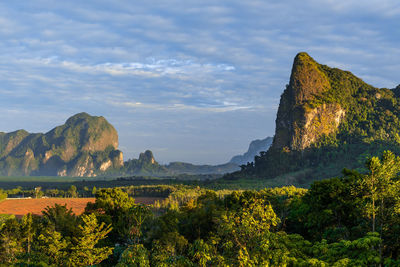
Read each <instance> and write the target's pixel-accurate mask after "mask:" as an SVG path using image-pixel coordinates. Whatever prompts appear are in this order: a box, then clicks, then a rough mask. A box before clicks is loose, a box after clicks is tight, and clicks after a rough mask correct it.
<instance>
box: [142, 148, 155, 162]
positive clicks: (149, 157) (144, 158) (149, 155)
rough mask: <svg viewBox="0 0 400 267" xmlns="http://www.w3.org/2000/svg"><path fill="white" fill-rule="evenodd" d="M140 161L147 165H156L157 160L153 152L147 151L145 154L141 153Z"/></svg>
mask: <svg viewBox="0 0 400 267" xmlns="http://www.w3.org/2000/svg"><path fill="white" fill-rule="evenodd" d="M139 161H140V162H143V163H147V164H155V163H156V160H155V159H154V156H153V152H151V151H150V150H146V151H145V152H144V153H140V155H139Z"/></svg>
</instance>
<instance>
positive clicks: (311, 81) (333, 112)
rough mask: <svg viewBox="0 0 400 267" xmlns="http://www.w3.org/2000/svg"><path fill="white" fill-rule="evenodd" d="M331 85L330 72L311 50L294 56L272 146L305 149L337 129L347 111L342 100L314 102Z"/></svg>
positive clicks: (277, 148) (279, 148)
mask: <svg viewBox="0 0 400 267" xmlns="http://www.w3.org/2000/svg"><path fill="white" fill-rule="evenodd" d="M330 89H331V85H330V82H329V79H328V77H327V76H326V74H325V73H324V72H323V71H322V70H320V68H319V64H318V63H316V62H315V61H314V60H313V59H312V58H311V57H310V56H309V55H308V54H306V53H299V54H298V55H297V56H296V58H295V59H294V63H293V68H292V74H291V77H290V83H289V85H288V86H287V88H286V89H285V91H284V92H283V94H282V96H281V101H280V104H279V109H278V115H277V119H276V130H275V137H274V141H273V144H272V149H275V150H282V149H285V150H302V149H305V148H307V147H309V146H310V145H311V144H312V143H314V142H315V141H317V140H318V139H319V138H320V137H321V136H322V135H329V134H331V133H334V132H335V131H336V130H337V128H338V126H339V124H340V122H341V120H342V119H343V118H344V116H345V114H346V112H345V110H344V109H343V108H342V107H341V106H340V105H339V104H338V103H328V104H327V103H323V104H320V105H317V106H315V104H314V105H312V104H311V101H313V100H314V99H315V98H316V97H318V96H319V95H321V94H322V93H324V92H326V91H328V90H330Z"/></svg>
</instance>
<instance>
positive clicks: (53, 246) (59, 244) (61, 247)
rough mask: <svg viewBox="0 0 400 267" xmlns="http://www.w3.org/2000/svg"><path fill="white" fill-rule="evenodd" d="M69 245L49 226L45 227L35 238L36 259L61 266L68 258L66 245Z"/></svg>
mask: <svg viewBox="0 0 400 267" xmlns="http://www.w3.org/2000/svg"><path fill="white" fill-rule="evenodd" d="M69 245H70V243H69V242H67V241H66V240H65V239H64V238H63V237H62V235H61V233H59V232H57V231H55V230H54V229H52V228H51V227H46V228H44V229H43V230H42V233H40V235H39V236H38V238H37V242H36V244H35V246H34V250H35V254H36V255H35V258H36V259H37V261H39V262H40V261H42V262H43V261H44V262H46V263H47V264H54V265H56V266H63V265H64V264H65V263H66V261H67V258H68V254H67V251H66V250H67V247H68V246H69Z"/></svg>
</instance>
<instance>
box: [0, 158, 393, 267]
mask: <svg viewBox="0 0 400 267" xmlns="http://www.w3.org/2000/svg"><path fill="white" fill-rule="evenodd" d="M365 168H366V170H367V171H366V172H365V173H359V172H356V171H350V170H344V172H343V173H344V175H343V177H341V178H334V179H329V180H324V181H319V182H315V183H313V184H312V186H311V187H310V189H308V190H306V189H299V188H295V187H293V186H291V187H282V188H268V189H264V190H260V191H255V190H247V191H227V190H222V191H213V190H207V189H204V188H200V187H198V188H197V187H188V186H177V187H175V188H174V187H173V186H165V187H160V188H159V190H160V191H159V193H160V194H161V193H162V194H164V193H166V192H167V191H169V196H168V197H167V198H166V199H165V200H164V201H161V202H159V203H158V204H157V205H155V206H153V207H152V206H144V205H140V204H136V203H135V202H134V198H132V197H130V196H129V194H128V193H129V190H128V188H112V189H101V190H97V192H96V201H95V203H89V204H88V206H87V207H86V210H85V213H84V214H83V215H81V216H75V215H74V214H72V212H71V210H68V209H67V208H66V207H65V206H55V207H51V208H47V209H46V211H45V212H44V213H43V216H31V215H27V216H25V217H23V218H22V219H16V218H12V217H9V216H5V217H3V218H2V220H1V223H0V225H1V231H0V262H1V263H3V264H7V265H18V266H88V265H97V266H378V265H381V266H382V265H385V266H399V265H400V240H399V239H400V180H399V177H398V175H397V174H398V173H399V171H400V158H399V157H396V156H395V155H394V154H393V153H391V152H385V153H384V154H383V155H382V157H381V158H377V157H373V158H371V159H369V160H367V162H366V165H365ZM131 189H132V188H131ZM135 190H136V189H135ZM141 190H144V191H145V190H150V189H149V188H145V187H143V188H142V189H141ZM130 194H132V191H131V192H130Z"/></svg>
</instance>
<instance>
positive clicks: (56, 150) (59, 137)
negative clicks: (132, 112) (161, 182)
mask: <svg viewBox="0 0 400 267" xmlns="http://www.w3.org/2000/svg"><path fill="white" fill-rule="evenodd" d="M117 148H118V134H117V131H116V130H115V129H114V127H113V126H112V125H111V124H109V123H108V122H107V121H106V119H105V118H103V117H95V116H90V115H89V114H87V113H79V114H76V115H74V116H72V117H71V118H69V119H68V120H67V121H66V123H65V124H64V125H61V126H58V127H56V128H54V129H52V130H51V131H49V132H47V133H45V134H42V133H35V134H30V133H28V132H26V131H24V130H19V131H15V132H12V133H0V156H1V158H0V174H1V175H9V176H12V175H60V176H65V175H68V176H95V175H96V173H98V172H101V171H105V170H107V169H108V168H110V167H113V168H119V167H121V166H122V164H123V158H122V152H121V151H119V150H117Z"/></svg>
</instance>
